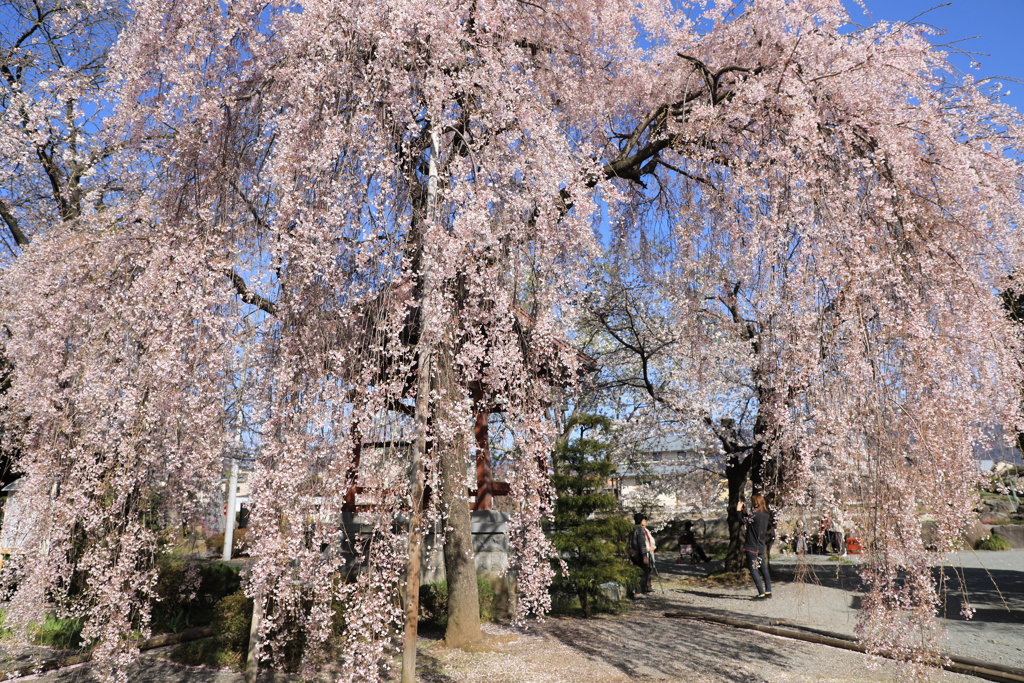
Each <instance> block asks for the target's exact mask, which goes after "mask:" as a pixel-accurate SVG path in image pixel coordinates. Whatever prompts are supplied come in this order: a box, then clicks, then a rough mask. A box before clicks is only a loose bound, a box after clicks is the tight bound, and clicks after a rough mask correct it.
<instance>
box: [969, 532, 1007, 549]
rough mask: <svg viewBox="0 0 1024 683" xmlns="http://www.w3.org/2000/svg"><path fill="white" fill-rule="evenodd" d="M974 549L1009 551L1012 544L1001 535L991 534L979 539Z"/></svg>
mask: <svg viewBox="0 0 1024 683" xmlns="http://www.w3.org/2000/svg"><path fill="white" fill-rule="evenodd" d="M974 547H975V548H977V549H978V550H1009V549H1010V542H1009V541H1007V540H1006V539H1005V538H1003V537H1002V536H1000V535H999V534H989V535H988V536H985V537H984V538H982V539H979V540H978V543H977V545H975V546H974Z"/></svg>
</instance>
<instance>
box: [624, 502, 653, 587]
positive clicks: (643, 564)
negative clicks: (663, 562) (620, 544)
mask: <svg viewBox="0 0 1024 683" xmlns="http://www.w3.org/2000/svg"><path fill="white" fill-rule="evenodd" d="M633 522H634V523H635V524H636V526H635V527H633V530H632V531H631V532H629V540H628V541H627V543H626V554H627V555H628V556H629V561H630V562H632V563H633V564H635V565H636V566H637V567H639V568H640V571H641V575H640V590H639V591H638V592H639V593H642V594H646V593H650V592H651V569H652V568H653V565H654V538H652V537H651V532H650V531H648V530H647V516H646V515H645V514H643V513H642V512H637V513H636V514H634V515H633Z"/></svg>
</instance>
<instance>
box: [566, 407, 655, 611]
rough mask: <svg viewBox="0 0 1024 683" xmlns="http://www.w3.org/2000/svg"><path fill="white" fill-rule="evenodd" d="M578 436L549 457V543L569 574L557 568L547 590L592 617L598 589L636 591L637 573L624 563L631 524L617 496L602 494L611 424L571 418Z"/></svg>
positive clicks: (609, 465)
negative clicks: (613, 586) (620, 587)
mask: <svg viewBox="0 0 1024 683" xmlns="http://www.w3.org/2000/svg"><path fill="white" fill-rule="evenodd" d="M569 426H570V427H571V428H573V430H572V431H573V432H574V433H578V436H576V438H574V439H570V440H568V441H566V442H565V443H563V444H561V445H560V446H559V447H558V448H556V449H555V453H554V455H553V457H552V461H553V469H554V474H553V475H552V478H551V481H552V484H553V485H554V488H555V493H556V496H557V497H556V499H555V518H554V521H553V522H552V523H551V524H550V525H549V528H548V530H549V532H550V534H551V541H552V543H554V546H555V548H556V549H557V550H558V553H559V555H560V556H561V558H562V559H563V560H564V561H565V564H566V566H567V567H568V569H569V572H568V574H565V573H564V572H563V571H562V569H561V567H560V566H559V567H558V568H557V569H556V577H555V580H554V582H553V583H552V586H551V590H552V592H553V593H554V594H555V595H556V596H563V597H568V598H571V597H578V598H579V601H580V607H582V608H583V614H584V615H585V616H587V617H589V616H590V615H591V613H592V612H593V610H594V608H595V606H596V607H598V608H600V607H601V606H602V605H603V604H604V603H605V602H606V599H605V597H604V594H603V593H602V592H601V584H603V583H608V582H611V581H616V582H618V583H620V584H623V585H625V586H629V587H631V588H632V587H635V586H636V585H637V583H638V580H639V572H638V570H637V568H636V567H634V566H633V565H632V564H631V563H630V562H629V561H628V560H627V559H626V537H627V536H628V535H629V532H630V530H631V529H632V528H633V525H632V524H631V523H630V522H629V520H627V519H625V518H624V517H622V516H621V514H618V512H619V506H618V501H617V500H616V499H615V495H614V494H612V493H611V492H610V491H607V490H606V487H607V484H608V481H609V479H610V478H611V477H612V476H613V475H614V474H615V464H614V463H613V462H612V454H611V445H610V444H609V443H608V442H607V441H606V440H605V437H606V436H607V432H608V430H609V429H610V427H611V420H609V419H608V418H606V417H603V416H601V415H586V414H584V415H579V416H574V417H573V419H572V421H571V422H570V425H569Z"/></svg>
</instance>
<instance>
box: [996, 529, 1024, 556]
mask: <svg viewBox="0 0 1024 683" xmlns="http://www.w3.org/2000/svg"><path fill="white" fill-rule="evenodd" d="M992 533H994V534H996V535H997V536H1002V537H1003V538H1005V539H1006V540H1007V541H1009V542H1010V547H1011V548H1013V549H1014V550H1020V549H1021V548H1024V524H1001V525H999V526H994V527H992Z"/></svg>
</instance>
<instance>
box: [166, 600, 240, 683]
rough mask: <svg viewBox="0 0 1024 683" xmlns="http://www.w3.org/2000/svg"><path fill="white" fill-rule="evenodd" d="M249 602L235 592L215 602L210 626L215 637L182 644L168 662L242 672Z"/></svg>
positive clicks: (175, 649)
mask: <svg viewBox="0 0 1024 683" xmlns="http://www.w3.org/2000/svg"><path fill="white" fill-rule="evenodd" d="M251 623H252V600H251V599H249V598H248V597H246V595H245V593H244V592H242V591H237V592H235V593H232V594H231V595H228V596H226V597H224V598H223V599H221V600H220V601H219V602H217V604H216V606H215V607H214V608H213V619H212V625H213V630H214V632H215V633H216V636H214V637H213V638H206V639H204V640H197V641H194V642H191V643H182V644H181V645H178V646H177V647H176V648H174V650H173V651H172V652H171V659H172V660H174V661H175V662H178V663H180V664H187V665H189V666H201V665H205V666H215V667H231V668H233V669H236V670H238V671H241V670H242V668H243V666H244V663H245V657H246V655H247V654H248V650H249V628H250V625H251Z"/></svg>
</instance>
